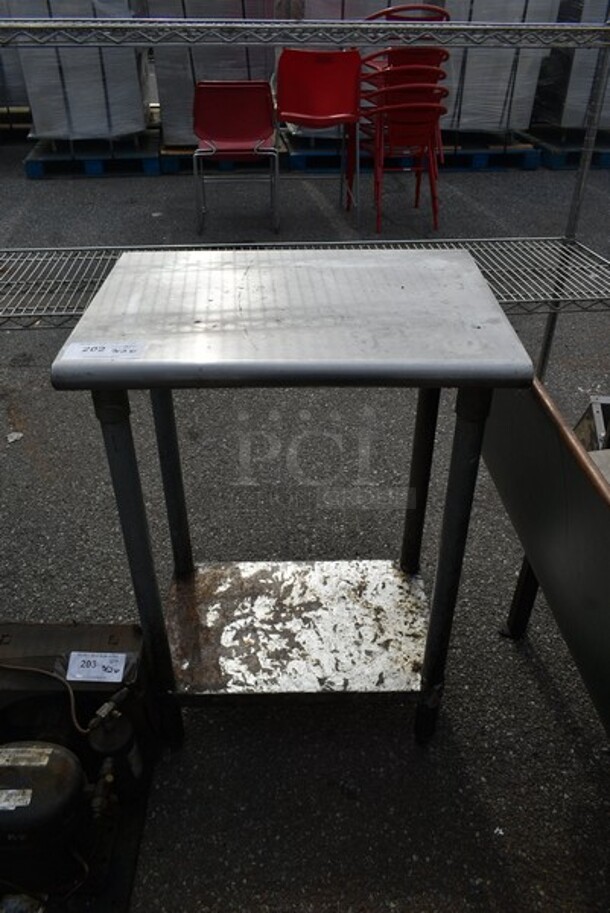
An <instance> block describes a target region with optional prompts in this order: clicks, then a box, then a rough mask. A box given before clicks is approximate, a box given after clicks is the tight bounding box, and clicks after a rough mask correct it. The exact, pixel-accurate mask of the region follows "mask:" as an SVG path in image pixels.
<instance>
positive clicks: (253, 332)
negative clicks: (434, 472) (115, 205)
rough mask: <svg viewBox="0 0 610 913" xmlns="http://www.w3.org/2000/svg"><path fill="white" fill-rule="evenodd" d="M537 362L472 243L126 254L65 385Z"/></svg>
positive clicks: (368, 376)
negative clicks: (463, 247)
mask: <svg viewBox="0 0 610 913" xmlns="http://www.w3.org/2000/svg"><path fill="white" fill-rule="evenodd" d="M532 376H533V367H532V363H531V361H530V359H529V357H528V355H527V353H526V352H525V349H524V348H523V346H522V345H521V343H520V342H519V339H518V338H517V335H516V333H515V332H514V330H513V329H512V327H511V325H510V323H509V322H508V320H507V318H506V317H505V315H504V313H503V311H502V309H501V308H500V306H499V305H498V303H497V302H496V300H495V299H494V297H493V295H492V293H491V291H490V289H489V286H488V285H487V283H486V282H485V280H484V279H483V277H482V276H481V274H480V272H479V270H478V268H477V266H476V264H475V262H474V260H473V259H472V257H471V256H470V254H469V253H467V252H466V251H459V250H458V251H456V250H448V251H439V250H429V251H428V250H415V251H405V250H324V249H320V250H301V251H299V250H290V249H273V250H258V251H256V250H254V251H248V250H234V251H231V250H210V251H205V250H199V251H175V252H174V251H172V252H154V251H152V252H151V251H140V252H130V253H125V254H123V255H122V257H121V258H120V260H119V261H118V263H117V265H116V266H115V268H114V269H113V271H112V273H111V274H110V276H109V277H108V279H107V280H106V282H105V283H104V285H103V286H102V288H101V289H100V291H99V292H98V294H97V295H96V296H95V298H94V299H93V301H92V302H91V304H90V306H89V308H88V309H87V311H86V312H85V314H84V316H83V317H82V319H81V321H80V322H79V324H78V326H77V327H76V328H75V329H74V331H73V332H72V334H71V335H70V337H69V339H68V340H67V342H66V344H65V345H64V347H63V348H62V350H61V352H60V353H59V355H58V357H57V358H56V360H55V362H54V364H53V368H52V380H53V384H54V385H55V386H56V387H58V388H65V389H88V390H89V389H103V388H106V389H107V388H115V389H119V388H127V389H131V388H137V387H144V388H147V387H198V386H201V387H205V386H260V385H276V386H297V385H330V386H333V385H341V384H351V385H354V386H364V385H374V386H377V385H391V386H420V385H438V386H463V385H477V386H521V385H527V384H529V383H530V382H531V379H532Z"/></svg>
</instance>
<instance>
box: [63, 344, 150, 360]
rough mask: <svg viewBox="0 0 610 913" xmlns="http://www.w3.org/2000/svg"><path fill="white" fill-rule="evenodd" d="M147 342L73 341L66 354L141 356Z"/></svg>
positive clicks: (86, 356)
mask: <svg viewBox="0 0 610 913" xmlns="http://www.w3.org/2000/svg"><path fill="white" fill-rule="evenodd" d="M145 348H146V344H145V343H143V342H138V341H133V340H128V341H121V342H71V343H70V345H68V346H67V347H66V350H65V352H64V355H65V356H66V357H67V358H140V357H141V356H142V355H143V354H144V350H145Z"/></svg>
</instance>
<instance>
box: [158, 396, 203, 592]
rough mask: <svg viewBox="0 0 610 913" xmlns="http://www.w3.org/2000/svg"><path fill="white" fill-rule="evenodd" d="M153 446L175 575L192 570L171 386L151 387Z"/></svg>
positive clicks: (187, 573)
mask: <svg viewBox="0 0 610 913" xmlns="http://www.w3.org/2000/svg"><path fill="white" fill-rule="evenodd" d="M150 399H151V403H152V409H153V416H154V420H155V431H156V434H157V449H158V451H159V462H160V464H161V476H162V478H163V491H164V493H165V505H166V508H167V520H168V524H169V534H170V538H171V541H172V551H173V555H174V570H175V574H176V577H187V576H188V575H189V574H191V573H192V572H193V550H192V547H191V537H190V533H189V522H188V514H187V510H186V500H185V497H184V483H183V480H182V466H181V463H180V449H179V446H178V434H177V431H176V417H175V415H174V401H173V397H172V391H171V390H151V391H150Z"/></svg>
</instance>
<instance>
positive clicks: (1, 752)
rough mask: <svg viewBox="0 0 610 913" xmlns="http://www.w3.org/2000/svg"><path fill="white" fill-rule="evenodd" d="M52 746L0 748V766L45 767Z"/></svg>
mask: <svg viewBox="0 0 610 913" xmlns="http://www.w3.org/2000/svg"><path fill="white" fill-rule="evenodd" d="M52 752H53V749H52V748H0V767H45V766H46V765H47V764H48V763H49V758H50V757H51V754H52Z"/></svg>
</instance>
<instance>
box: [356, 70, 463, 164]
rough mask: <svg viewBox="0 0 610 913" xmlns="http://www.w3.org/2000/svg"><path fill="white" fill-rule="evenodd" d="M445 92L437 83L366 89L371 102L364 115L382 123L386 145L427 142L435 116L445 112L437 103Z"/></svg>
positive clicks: (446, 93) (433, 128) (430, 140)
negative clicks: (374, 89) (371, 90)
mask: <svg viewBox="0 0 610 913" xmlns="http://www.w3.org/2000/svg"><path fill="white" fill-rule="evenodd" d="M447 95H448V92H447V89H445V88H444V87H443V86H437V85H426V84H422V83H411V84H403V85H397V86H388V87H386V88H384V89H379V90H376V91H375V92H370V93H368V97H369V100H370V101H371V102H373V106H372V107H371V108H370V109H367V115H368V116H369V117H372V118H373V119H374V120H376V121H377V123H378V124H382V125H383V136H384V143H385V144H386V145H387V146H388V147H390V148H392V147H395V148H399V147H404V146H410V145H427V144H428V143H432V142H434V132H435V129H436V125H437V123H438V121H439V118H440V117H441V116H442V115H443V114H446V113H447V109H446V108H445V107H444V105H442V104H441V102H442V101H443V99H445V98H446V97H447Z"/></svg>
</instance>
